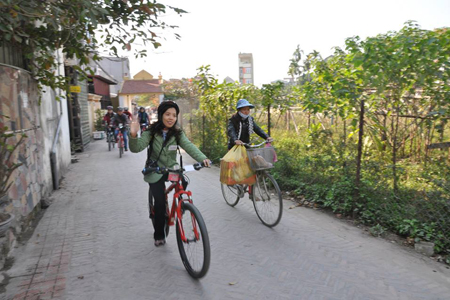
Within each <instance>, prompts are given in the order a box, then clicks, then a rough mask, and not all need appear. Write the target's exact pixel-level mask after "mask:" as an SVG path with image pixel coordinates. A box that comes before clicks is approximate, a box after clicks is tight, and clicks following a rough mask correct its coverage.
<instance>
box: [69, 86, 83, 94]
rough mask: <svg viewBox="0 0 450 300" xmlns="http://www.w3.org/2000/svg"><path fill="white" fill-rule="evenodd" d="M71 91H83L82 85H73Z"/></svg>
mask: <svg viewBox="0 0 450 300" xmlns="http://www.w3.org/2000/svg"><path fill="white" fill-rule="evenodd" d="M69 91H70V92H71V93H81V86H79V85H71V86H70V89H69Z"/></svg>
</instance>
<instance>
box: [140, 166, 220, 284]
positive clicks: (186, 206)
mask: <svg viewBox="0 0 450 300" xmlns="http://www.w3.org/2000/svg"><path fill="white" fill-rule="evenodd" d="M181 166H182V164H181ZM204 167H205V165H204V164H203V163H196V164H194V165H190V166H185V167H181V168H180V169H168V168H160V167H153V168H152V167H150V168H144V170H143V171H142V173H143V174H144V175H145V174H149V173H151V172H156V173H160V174H168V181H171V182H172V184H171V185H170V186H169V187H168V188H166V191H165V193H166V207H167V213H166V216H167V220H166V228H165V231H166V236H168V235H169V228H170V226H173V225H175V224H176V235H177V244H178V250H179V252H180V256H181V260H182V262H183V264H184V267H185V268H186V270H187V271H188V273H189V275H191V276H192V277H194V278H201V277H203V276H205V275H206V273H207V272H208V269H209V264H210V261H211V247H210V244H209V236H208V231H207V229H206V224H205V221H204V220H203V217H202V215H201V214H200V211H199V210H198V209H197V208H196V207H195V206H194V203H193V202H192V192H191V191H187V190H185V189H186V187H187V181H186V179H188V178H187V177H186V175H185V174H184V173H187V172H190V171H194V170H195V171H198V170H200V169H202V168H204ZM173 190H175V192H174V195H173V202H172V207H171V210H169V205H168V195H169V193H170V192H171V191H173ZM150 214H153V215H154V211H153V207H150ZM152 220H154V218H152Z"/></svg>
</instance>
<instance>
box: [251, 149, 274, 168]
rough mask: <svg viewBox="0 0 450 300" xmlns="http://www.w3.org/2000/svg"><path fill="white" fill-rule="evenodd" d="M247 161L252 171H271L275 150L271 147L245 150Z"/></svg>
mask: <svg viewBox="0 0 450 300" xmlns="http://www.w3.org/2000/svg"><path fill="white" fill-rule="evenodd" d="M247 155H248V160H249V161H250V167H251V168H252V170H253V171H259V170H265V169H271V168H273V167H274V165H273V164H274V163H275V157H276V154H275V149H274V148H273V147H264V148H253V149H252V148H250V149H247Z"/></svg>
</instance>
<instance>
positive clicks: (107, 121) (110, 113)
mask: <svg viewBox="0 0 450 300" xmlns="http://www.w3.org/2000/svg"><path fill="white" fill-rule="evenodd" d="M106 109H107V110H108V112H107V113H106V114H105V115H104V116H103V122H102V123H103V126H105V131H106V133H107V134H108V132H109V131H111V130H112V129H111V127H110V126H109V125H111V121H112V119H113V118H114V116H115V115H116V114H115V113H114V111H113V107H112V106H111V105H109V106H107V107H106ZM106 142H108V139H106Z"/></svg>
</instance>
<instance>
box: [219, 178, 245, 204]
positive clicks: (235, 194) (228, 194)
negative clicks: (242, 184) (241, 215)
mask: <svg viewBox="0 0 450 300" xmlns="http://www.w3.org/2000/svg"><path fill="white" fill-rule="evenodd" d="M220 185H221V186H220V187H221V188H222V195H223V198H224V199H225V202H226V203H227V204H228V205H229V206H231V207H233V206H236V204H238V202H239V199H241V198H240V197H239V193H240V192H243V191H240V189H239V186H238V185H237V184H236V185H227V184H223V183H221V184H220Z"/></svg>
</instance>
